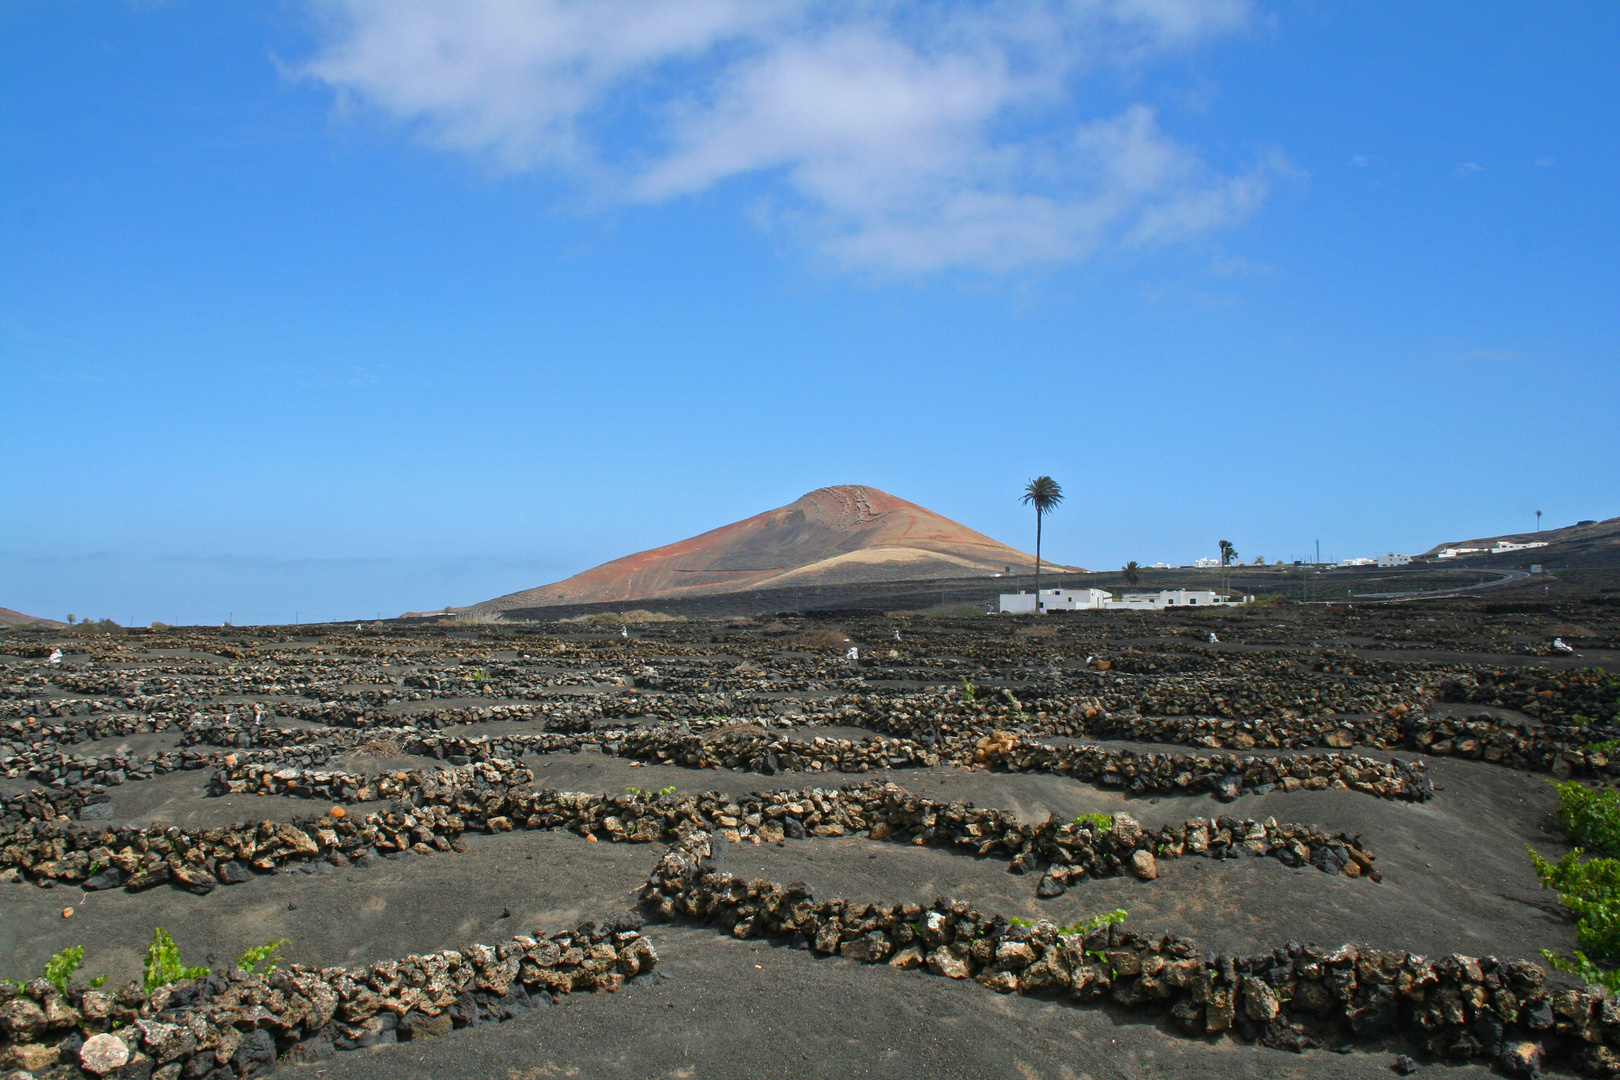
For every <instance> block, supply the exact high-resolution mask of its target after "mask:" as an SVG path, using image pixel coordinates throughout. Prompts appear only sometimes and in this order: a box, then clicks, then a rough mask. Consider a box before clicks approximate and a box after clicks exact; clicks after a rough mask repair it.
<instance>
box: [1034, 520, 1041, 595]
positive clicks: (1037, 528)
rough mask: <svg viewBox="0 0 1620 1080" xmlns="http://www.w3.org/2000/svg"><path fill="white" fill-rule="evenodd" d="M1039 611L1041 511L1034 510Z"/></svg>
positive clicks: (1036, 583) (1036, 585)
mask: <svg viewBox="0 0 1620 1080" xmlns="http://www.w3.org/2000/svg"><path fill="white" fill-rule="evenodd" d="M1040 613H1041V512H1040V510H1039V509H1038V508H1037V509H1036V511H1035V614H1037V615H1039V614H1040Z"/></svg>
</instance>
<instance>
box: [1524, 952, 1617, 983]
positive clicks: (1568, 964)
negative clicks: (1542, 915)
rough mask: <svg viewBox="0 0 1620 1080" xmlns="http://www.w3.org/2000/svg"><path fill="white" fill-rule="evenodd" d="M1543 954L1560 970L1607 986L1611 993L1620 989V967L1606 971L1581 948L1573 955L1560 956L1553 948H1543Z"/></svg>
mask: <svg viewBox="0 0 1620 1080" xmlns="http://www.w3.org/2000/svg"><path fill="white" fill-rule="evenodd" d="M1541 955H1542V956H1545V957H1546V958H1547V963H1549V964H1551V965H1552V966H1553V967H1555V968H1557V969H1558V970H1559V971H1567V972H1569V973H1570V974H1571V975H1574V976H1576V977H1577V978H1579V979H1582V980H1584V981H1585V982H1588V983H1590V984H1592V985H1593V986H1601V987H1603V988H1605V989H1606V990H1608V991H1609V992H1610V993H1614V992H1616V991H1620V969H1617V970H1610V971H1604V970H1603V969H1602V968H1600V967H1598V966H1597V965H1596V964H1594V963H1592V961H1591V960H1589V959H1587V956H1586V954H1585V953H1583V952H1581V950H1579V949H1576V950H1575V953H1574V955H1573V956H1559V955H1558V954H1557V953H1555V952H1553V951H1552V950H1551V949H1542V950H1541Z"/></svg>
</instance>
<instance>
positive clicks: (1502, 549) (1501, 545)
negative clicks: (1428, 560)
mask: <svg viewBox="0 0 1620 1080" xmlns="http://www.w3.org/2000/svg"><path fill="white" fill-rule="evenodd" d="M1546 546H1547V541H1545V540H1531V541H1529V542H1528V543H1524V544H1515V543H1513V542H1512V541H1510V540H1498V541H1497V542H1496V543H1494V544H1492V545H1491V546H1490V547H1488V548H1482V547H1454V548H1441V549H1440V550H1439V551H1438V552H1436V553H1435V556H1434V557H1435V558H1437V559H1455V558H1459V557H1461V556H1463V555H1505V554H1507V553H1508V552H1510V551H1525V550H1527V549H1529V548H1538V547H1546Z"/></svg>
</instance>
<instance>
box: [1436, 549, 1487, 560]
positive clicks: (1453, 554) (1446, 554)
mask: <svg viewBox="0 0 1620 1080" xmlns="http://www.w3.org/2000/svg"><path fill="white" fill-rule="evenodd" d="M1483 554H1485V549H1484V548H1465V547H1455V548H1441V549H1440V550H1439V551H1437V552H1435V554H1434V557H1435V558H1437V559H1456V558H1459V557H1461V556H1463V555H1483Z"/></svg>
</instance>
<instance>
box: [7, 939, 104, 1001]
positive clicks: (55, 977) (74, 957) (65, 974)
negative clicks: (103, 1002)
mask: <svg viewBox="0 0 1620 1080" xmlns="http://www.w3.org/2000/svg"><path fill="white" fill-rule="evenodd" d="M82 963H84V946H83V945H74V946H73V947H71V948H67V949H63V950H62V951H61V952H59V953H57V954H56V955H55V956H53V957H51V958H50V959H49V960H47V961H45V972H44V975H45V979H46V981H47V982H49V983H50V984H51V985H52V986H54V987H56V992H57V993H59V994H62V995H64V996H65V995H66V994H67V992H68V984H69V983H71V982H72V981H73V973H74V972H75V971H78V970H79V965H80V964H82ZM106 981H107V976H105V975H97V976H96V977H95V978H93V979H91V980H90V985H91V986H100V985H101V984H103V983H105V982H106ZM0 983H10V984H11V985H12V986H15V987H16V988H17V989H18V990H21V989H22V988H23V986H24V985H25V983H23V982H21V981H19V980H17V979H0Z"/></svg>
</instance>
